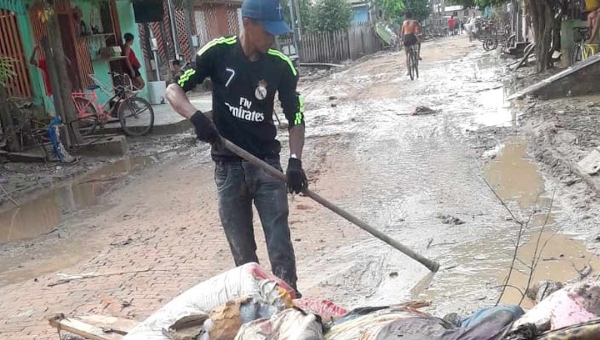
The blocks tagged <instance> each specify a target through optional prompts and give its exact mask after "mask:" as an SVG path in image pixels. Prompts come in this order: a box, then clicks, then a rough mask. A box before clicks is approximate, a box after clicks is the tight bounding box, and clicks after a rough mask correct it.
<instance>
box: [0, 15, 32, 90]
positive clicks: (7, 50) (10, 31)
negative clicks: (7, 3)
mask: <svg viewBox="0 0 600 340" xmlns="http://www.w3.org/2000/svg"><path fill="white" fill-rule="evenodd" d="M0 54H1V55H4V56H7V57H10V58H12V59H14V63H13V67H14V71H15V73H16V74H17V75H16V77H13V78H12V79H10V80H9V81H8V83H7V85H8V95H9V96H11V97H17V98H31V97H32V93H31V80H30V79H29V70H28V67H27V56H26V55H25V51H24V50H23V42H22V40H21V33H20V32H19V26H18V24H17V17H16V15H15V14H14V13H13V12H11V11H8V10H5V9H0Z"/></svg>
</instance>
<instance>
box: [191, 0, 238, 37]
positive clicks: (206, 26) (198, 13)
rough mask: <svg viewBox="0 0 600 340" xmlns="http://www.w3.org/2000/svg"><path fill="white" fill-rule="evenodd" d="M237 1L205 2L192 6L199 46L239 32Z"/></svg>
mask: <svg viewBox="0 0 600 340" xmlns="http://www.w3.org/2000/svg"><path fill="white" fill-rule="evenodd" d="M238 8H240V5H239V4H237V3H227V4H216V3H205V4H202V5H200V6H197V7H195V8H194V19H195V20H194V21H195V22H196V32H197V33H198V36H199V37H200V41H199V43H200V46H203V45H205V44H207V43H208V42H209V41H211V40H212V39H215V38H219V37H222V36H227V35H236V34H238V33H239V32H240V28H239V24H238V21H239V20H238V12H237V10H238Z"/></svg>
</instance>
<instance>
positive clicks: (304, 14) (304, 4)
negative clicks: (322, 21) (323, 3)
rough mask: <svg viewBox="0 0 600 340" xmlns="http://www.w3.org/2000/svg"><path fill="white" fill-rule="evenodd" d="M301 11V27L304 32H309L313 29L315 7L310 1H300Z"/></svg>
mask: <svg viewBox="0 0 600 340" xmlns="http://www.w3.org/2000/svg"><path fill="white" fill-rule="evenodd" d="M298 8H299V10H300V25H301V26H302V32H309V31H311V30H312V29H313V26H314V25H313V21H314V20H313V18H312V17H313V6H312V4H311V3H310V1H308V0H298Z"/></svg>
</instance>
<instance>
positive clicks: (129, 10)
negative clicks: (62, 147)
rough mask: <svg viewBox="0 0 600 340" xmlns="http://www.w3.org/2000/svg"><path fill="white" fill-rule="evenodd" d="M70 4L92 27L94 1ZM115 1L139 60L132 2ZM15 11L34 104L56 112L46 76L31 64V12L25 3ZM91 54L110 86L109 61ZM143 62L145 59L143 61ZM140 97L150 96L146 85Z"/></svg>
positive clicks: (103, 97)
mask: <svg viewBox="0 0 600 340" xmlns="http://www.w3.org/2000/svg"><path fill="white" fill-rule="evenodd" d="M15 3H16V4H18V5H21V6H22V5H23V4H32V3H33V0H25V1H23V2H20V1H16V2H15ZM71 3H72V4H73V5H74V6H77V7H79V8H80V9H81V10H82V14H83V20H84V21H85V22H86V24H87V25H88V28H89V26H90V23H89V19H90V12H91V10H92V6H93V5H92V3H90V2H89V1H79V0H73V1H71ZM1 4H3V2H2V1H0V5H1ZM116 4H117V11H118V13H119V21H120V24H121V32H122V33H123V34H125V33H127V32H129V33H131V34H133V35H134V37H135V40H134V44H133V51H134V52H135V54H136V56H137V57H138V59H143V53H142V48H141V43H140V39H139V31H138V26H137V24H136V23H135V18H134V14H133V5H132V4H131V0H125V1H124V0H119V1H116ZM7 9H10V10H15V9H17V8H7ZM16 14H17V19H18V25H19V31H20V33H21V38H22V41H23V48H24V52H25V56H24V57H25V58H26V63H27V65H28V69H29V76H30V80H31V86H32V92H33V101H34V104H37V105H42V106H43V107H44V108H45V110H46V112H48V113H50V114H52V115H54V112H55V110H54V103H53V101H52V99H51V98H50V97H47V96H46V88H45V85H44V78H43V75H42V72H41V71H40V69H38V68H37V67H35V66H32V65H29V57H30V56H31V53H32V51H33V49H34V47H35V39H34V35H33V30H32V27H31V23H30V21H29V14H28V12H27V11H26V9H25V6H22V7H19V8H18V9H17V11H16ZM122 38H123V37H118V39H119V41H122ZM91 57H92V67H93V69H94V75H95V76H96V77H97V78H98V80H100V81H101V82H102V83H103V84H107V85H110V84H112V80H111V77H110V76H109V74H108V72H109V70H110V66H109V63H108V62H106V61H100V60H94V59H95V53H92V55H91ZM140 61H142V60H140ZM140 73H141V74H142V76H144V75H145V74H146V72H145V63H143V62H142V68H141V69H140ZM144 80H146V79H144ZM97 93H98V97H99V98H100V100H101V101H105V100H107V99H108V97H107V96H106V95H105V94H104V93H102V92H101V91H97ZM138 96H140V97H144V98H146V99H148V90H147V86H146V87H145V88H144V89H143V90H142V91H141V92H140V93H139V94H138Z"/></svg>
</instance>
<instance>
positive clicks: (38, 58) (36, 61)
mask: <svg viewBox="0 0 600 340" xmlns="http://www.w3.org/2000/svg"><path fill="white" fill-rule="evenodd" d="M42 39H46V38H45V37H44V38H42ZM40 50H41V47H40V45H35V47H34V48H33V52H31V56H30V57H29V63H30V64H31V65H33V66H35V67H37V68H38V69H40V71H41V72H42V77H43V78H44V87H45V88H46V96H48V97H50V100H51V101H53V97H52V95H53V92H52V83H51V82H50V73H49V72H48V63H47V61H46V58H45V57H44V55H43V54H42V53H40ZM64 59H65V62H66V63H67V66H71V59H69V58H68V57H67V56H66V55H65V56H64Z"/></svg>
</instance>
